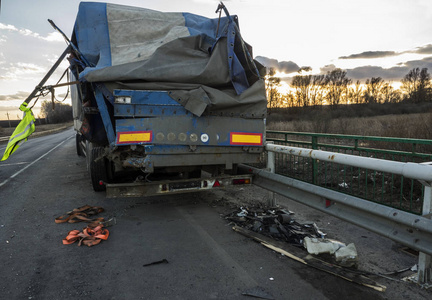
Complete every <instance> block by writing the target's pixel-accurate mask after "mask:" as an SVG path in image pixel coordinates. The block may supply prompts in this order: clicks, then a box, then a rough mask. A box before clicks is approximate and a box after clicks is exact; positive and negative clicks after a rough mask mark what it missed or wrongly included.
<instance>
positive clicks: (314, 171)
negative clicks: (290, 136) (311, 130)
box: [312, 136, 318, 184]
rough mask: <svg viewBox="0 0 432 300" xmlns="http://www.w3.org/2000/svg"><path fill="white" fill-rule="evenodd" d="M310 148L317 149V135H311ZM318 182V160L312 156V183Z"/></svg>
mask: <svg viewBox="0 0 432 300" xmlns="http://www.w3.org/2000/svg"><path fill="white" fill-rule="evenodd" d="M312 149H314V150H317V149H318V137H316V136H313V137H312ZM317 182H318V162H317V160H316V159H315V158H312V183H313V184H317Z"/></svg>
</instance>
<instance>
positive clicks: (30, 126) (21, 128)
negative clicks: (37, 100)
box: [1, 102, 35, 161]
mask: <svg viewBox="0 0 432 300" xmlns="http://www.w3.org/2000/svg"><path fill="white" fill-rule="evenodd" d="M27 105H28V103H26V102H23V104H21V106H20V110H22V111H23V112H24V117H23V119H22V120H21V122H20V123H19V124H18V126H17V127H16V128H15V130H14V132H13V133H12V135H11V137H10V138H9V142H8V144H7V146H6V150H5V152H4V154H3V157H2V159H1V160H2V161H3V160H6V159H8V157H9V156H10V155H11V154H12V153H14V152H15V150H16V149H18V147H19V146H20V143H21V142H25V141H27V138H28V137H29V136H30V135H31V134H32V133H33V132H34V131H35V118H34V116H33V112H32V111H31V109H30V108H27Z"/></svg>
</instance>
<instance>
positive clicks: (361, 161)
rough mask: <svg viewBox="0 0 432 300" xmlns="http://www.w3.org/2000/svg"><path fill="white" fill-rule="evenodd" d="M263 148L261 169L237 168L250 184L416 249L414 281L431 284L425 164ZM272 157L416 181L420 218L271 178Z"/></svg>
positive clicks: (430, 170)
mask: <svg viewBox="0 0 432 300" xmlns="http://www.w3.org/2000/svg"><path fill="white" fill-rule="evenodd" d="M266 150H267V151H268V158H267V170H263V169H257V168H254V167H251V166H246V165H241V166H239V170H240V171H241V172H246V173H252V174H254V175H255V176H254V184H256V185H258V186H260V187H263V188H265V189H267V190H270V191H271V192H276V193H278V194H281V195H284V196H286V197H288V198H290V199H293V200H295V201H297V202H300V203H303V204H305V205H308V206H310V207H313V208H315V209H318V210H320V211H323V212H325V213H327V214H330V215H333V216H335V217H338V218H341V219H343V220H345V221H348V222H350V223H353V224H356V225H358V226H361V227H363V228H366V229H368V230H370V231H373V232H375V233H378V234H380V235H383V236H385V237H388V238H390V239H392V240H394V241H397V242H399V243H402V244H404V245H406V246H408V247H410V248H413V249H416V250H418V251H419V252H420V255H419V271H418V275H417V280H418V282H419V283H422V284H429V283H431V273H432V265H431V255H432V220H431V219H430V218H431V206H432V204H431V203H432V187H431V186H432V166H431V165H430V164H419V163H411V162H409V163H404V162H396V161H389V160H382V159H376V158H370V157H360V156H355V155H347V154H341V153H336V152H328V151H321V150H313V149H307V148H298V147H290V146H281V145H274V144H273V143H271V142H270V143H267V144H266ZM275 154H282V155H292V156H295V157H302V158H310V159H314V160H320V161H323V162H329V163H337V164H343V165H346V166H349V167H363V168H368V169H370V170H373V171H375V172H376V171H380V172H387V173H392V174H394V175H398V176H404V177H406V178H410V179H412V180H418V181H420V182H421V183H420V184H421V185H424V187H423V188H422V190H423V196H424V198H423V207H422V211H421V213H422V216H418V215H415V214H412V213H409V212H405V211H402V210H399V209H396V208H392V207H388V206H385V205H380V204H377V203H374V202H371V201H367V200H365V199H361V198H359V197H355V196H350V195H346V194H344V193H340V192H338V191H334V190H331V189H328V188H325V187H320V186H317V185H314V184H311V183H307V182H304V181H300V180H297V179H294V178H290V177H287V176H282V175H278V174H275V173H274V171H275V156H276V155H275ZM268 170H270V172H269V171H268Z"/></svg>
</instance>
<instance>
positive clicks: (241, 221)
mask: <svg viewBox="0 0 432 300" xmlns="http://www.w3.org/2000/svg"><path fill="white" fill-rule="evenodd" d="M225 219H227V220H228V221H230V222H231V223H234V224H236V225H235V226H234V227H233V229H234V230H235V231H237V232H239V233H241V234H243V235H245V236H247V237H250V238H252V239H254V240H256V241H258V242H260V243H261V244H262V245H264V246H265V247H267V248H270V249H272V250H274V251H276V252H278V253H280V254H281V255H285V256H287V257H289V258H291V259H294V260H296V261H298V262H301V263H303V264H306V265H309V266H312V267H314V268H316V269H319V270H322V271H325V272H328V273H331V274H334V275H336V276H339V277H341V278H344V279H346V280H349V281H352V282H356V283H358V284H361V285H364V286H367V287H370V288H373V289H375V290H377V291H381V292H383V291H385V289H386V287H385V286H383V285H380V284H379V283H377V282H375V281H374V280H372V279H371V278H369V277H368V276H381V277H385V278H388V277H386V276H385V275H383V274H374V273H370V272H365V271H359V270H356V269H355V268H357V264H358V255H357V249H356V247H355V245H354V244H353V243H351V244H349V245H346V244H344V243H342V242H339V241H336V240H332V239H328V238H326V234H325V233H324V232H322V231H321V230H320V229H319V228H318V226H317V225H316V224H315V223H313V222H306V223H299V222H297V221H296V220H295V218H294V213H293V212H291V211H288V210H285V209H280V208H265V207H247V208H245V207H241V208H240V209H238V210H236V211H234V212H231V213H230V214H228V215H225ZM304 248H306V250H307V252H306V251H305V250H304ZM316 255H317V256H316ZM329 255H331V256H329ZM324 259H325V260H324ZM272 279H273V278H270V280H272ZM390 279H392V278H390Z"/></svg>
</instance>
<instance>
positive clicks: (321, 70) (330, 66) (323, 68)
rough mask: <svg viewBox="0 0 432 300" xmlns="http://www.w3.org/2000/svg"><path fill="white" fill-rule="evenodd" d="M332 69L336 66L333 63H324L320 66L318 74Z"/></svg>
mask: <svg viewBox="0 0 432 300" xmlns="http://www.w3.org/2000/svg"><path fill="white" fill-rule="evenodd" d="M334 69H337V67H336V66H335V65H333V64H331V65H325V66H324V67H322V68H320V74H327V73H328V72H331V71H333V70H334Z"/></svg>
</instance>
